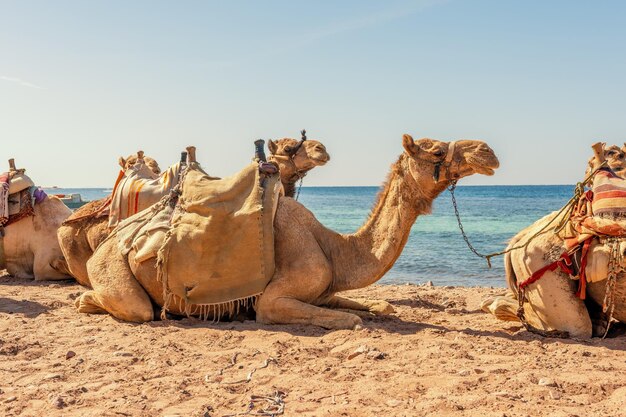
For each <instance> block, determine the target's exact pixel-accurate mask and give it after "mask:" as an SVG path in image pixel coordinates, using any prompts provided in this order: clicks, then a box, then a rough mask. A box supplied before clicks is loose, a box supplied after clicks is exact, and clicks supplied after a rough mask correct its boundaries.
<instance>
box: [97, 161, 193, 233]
mask: <svg viewBox="0 0 626 417" xmlns="http://www.w3.org/2000/svg"><path fill="white" fill-rule="evenodd" d="M181 168H182V165H181V164H180V163H177V164H176V165H172V166H171V167H169V168H168V169H166V170H165V171H163V172H162V173H161V175H158V176H157V175H156V174H154V173H153V172H152V171H151V170H150V168H148V167H147V166H146V165H145V164H142V163H138V164H136V165H134V166H133V167H131V168H129V169H127V170H126V171H125V172H120V177H119V178H118V181H117V183H116V184H115V187H114V189H113V193H112V194H111V206H110V209H109V210H110V211H109V227H111V228H113V227H115V226H117V225H118V223H119V222H120V221H122V220H124V219H127V218H129V217H130V216H132V215H134V214H136V213H139V212H140V211H143V210H145V209H147V208H148V207H150V206H152V205H153V204H154V203H156V202H158V201H159V200H160V199H161V198H162V197H163V196H165V195H166V194H168V193H169V192H170V190H171V189H172V188H174V187H175V186H176V184H178V180H179V174H180V171H181Z"/></svg>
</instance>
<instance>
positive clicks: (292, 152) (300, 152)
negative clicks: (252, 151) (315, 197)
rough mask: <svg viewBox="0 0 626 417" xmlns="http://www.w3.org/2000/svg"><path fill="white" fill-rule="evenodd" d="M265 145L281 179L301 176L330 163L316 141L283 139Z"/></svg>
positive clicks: (324, 150) (321, 145) (324, 151)
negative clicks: (276, 165)
mask: <svg viewBox="0 0 626 417" xmlns="http://www.w3.org/2000/svg"><path fill="white" fill-rule="evenodd" d="M267 145H268V148H269V150H270V153H271V154H272V157H273V159H274V160H275V161H276V162H278V165H279V168H280V172H281V177H285V178H289V177H291V176H293V175H294V174H299V175H300V176H302V175H303V174H305V173H306V172H308V171H310V170H312V169H313V168H315V167H317V166H322V165H325V164H326V163H327V162H328V161H330V155H329V154H328V152H327V151H326V147H325V146H324V145H323V144H322V143H321V142H319V141H317V140H301V141H297V140H295V139H291V138H283V139H278V140H275V141H273V140H270V141H268V144H267Z"/></svg>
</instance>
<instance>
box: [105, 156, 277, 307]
mask: <svg viewBox="0 0 626 417" xmlns="http://www.w3.org/2000/svg"><path fill="white" fill-rule="evenodd" d="M266 165H269V164H266ZM272 168H273V172H269V173H268V172H267V171H264V168H263V166H261V167H260V166H259V164H258V163H252V164H250V165H249V166H247V167H246V168H244V169H243V170H242V171H240V172H239V173H237V174H235V175H234V176H232V177H229V178H223V179H216V178H214V177H210V176H209V175H208V174H206V173H205V172H204V171H203V170H202V169H201V168H200V167H199V165H198V164H197V163H195V162H194V163H191V164H189V167H188V168H187V170H186V171H184V172H183V174H182V180H181V181H182V182H181V184H180V186H179V187H176V188H174V189H173V190H172V194H171V195H170V196H168V197H165V198H164V199H163V200H161V201H160V202H159V203H158V204H155V205H154V206H152V207H151V208H150V209H148V210H145V211H143V212H140V213H139V214H137V215H135V216H132V217H130V218H128V219H126V220H124V221H122V222H120V223H119V225H118V226H117V227H116V228H115V229H114V230H113V232H112V233H111V235H116V236H117V239H118V247H119V249H120V251H121V252H122V253H123V254H124V255H126V256H131V255H132V251H134V256H133V257H132V258H129V260H128V261H129V263H130V264H133V263H134V264H139V263H142V262H146V261H148V260H151V259H152V260H154V259H155V258H156V265H157V278H158V279H159V280H160V281H161V282H162V285H163V292H164V295H165V305H164V306H163V307H164V310H167V307H168V305H170V303H171V302H172V300H173V299H174V296H176V299H177V300H178V302H179V303H181V304H182V305H183V306H184V307H183V311H186V312H187V314H195V311H196V310H191V308H192V306H194V309H195V308H202V307H203V306H205V307H206V306H212V307H213V308H215V307H216V306H226V307H224V308H229V307H234V306H236V305H238V303H247V302H249V301H250V300H253V299H254V298H255V297H257V296H258V295H260V294H261V293H262V292H263V290H264V289H265V287H266V286H267V284H268V282H269V280H270V279H271V278H272V275H273V274H274V226H273V224H274V215H275V213H276V208H277V205H278V197H279V194H280V192H281V189H282V188H281V183H280V176H279V175H278V173H277V169H276V168H275V166H273V165H272ZM178 195H180V196H179V197H178ZM174 200H176V201H177V204H176V205H175V206H174V205H172V204H171V203H172V201H174ZM220 308H221V307H220Z"/></svg>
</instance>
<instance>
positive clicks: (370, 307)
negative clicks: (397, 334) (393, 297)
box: [362, 300, 396, 316]
mask: <svg viewBox="0 0 626 417" xmlns="http://www.w3.org/2000/svg"><path fill="white" fill-rule="evenodd" d="M362 303H363V305H364V306H366V307H367V311H369V312H370V313H372V314H376V315H377V316H384V315H388V314H393V313H395V312H396V309H395V308H393V306H392V305H391V304H389V303H388V302H387V301H385V300H364V301H362Z"/></svg>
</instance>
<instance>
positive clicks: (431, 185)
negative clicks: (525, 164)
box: [402, 135, 500, 191]
mask: <svg viewBox="0 0 626 417" xmlns="http://www.w3.org/2000/svg"><path fill="white" fill-rule="evenodd" d="M402 144H403V146H404V151H405V154H406V155H407V156H408V158H409V167H408V169H409V171H410V174H411V175H412V177H413V179H414V180H415V182H416V183H417V185H418V186H419V187H420V188H421V189H424V190H437V191H442V190H443V189H445V187H446V186H447V185H448V184H450V182H452V181H456V180H459V179H461V178H463V177H467V176H469V175H473V174H483V175H493V173H494V170H495V169H496V168H498V166H500V163H499V162H498V158H497V157H496V155H495V153H494V152H493V151H492V150H491V148H490V147H489V146H488V145H487V144H486V143H485V142H481V141H478V140H459V141H456V142H441V141H438V140H435V139H428V138H424V139H418V140H413V138H412V137H411V136H410V135H404V136H403V138H402Z"/></svg>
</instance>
